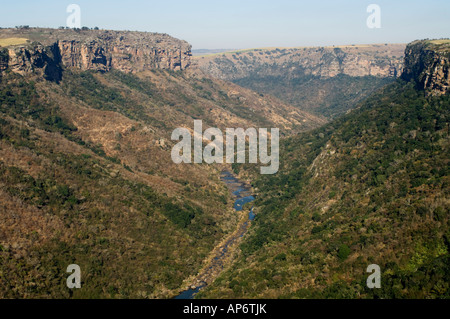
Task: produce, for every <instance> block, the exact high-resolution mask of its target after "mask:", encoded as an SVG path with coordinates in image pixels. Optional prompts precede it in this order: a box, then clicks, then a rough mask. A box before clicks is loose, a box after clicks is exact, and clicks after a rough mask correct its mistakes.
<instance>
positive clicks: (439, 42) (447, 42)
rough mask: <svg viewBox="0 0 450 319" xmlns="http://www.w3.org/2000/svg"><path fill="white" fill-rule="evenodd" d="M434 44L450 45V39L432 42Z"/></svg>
mask: <svg viewBox="0 0 450 319" xmlns="http://www.w3.org/2000/svg"><path fill="white" fill-rule="evenodd" d="M430 43H432V44H450V39H442V40H431V41H430Z"/></svg>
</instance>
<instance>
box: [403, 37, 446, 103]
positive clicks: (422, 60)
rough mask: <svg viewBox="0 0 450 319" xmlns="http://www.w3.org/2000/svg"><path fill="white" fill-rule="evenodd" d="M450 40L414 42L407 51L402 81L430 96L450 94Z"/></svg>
mask: <svg viewBox="0 0 450 319" xmlns="http://www.w3.org/2000/svg"><path fill="white" fill-rule="evenodd" d="M449 68H450V40H422V41H414V42H412V43H410V44H408V46H407V47H406V49H405V64H404V69H403V73H402V76H401V77H402V79H404V80H406V81H414V82H416V86H417V88H418V89H420V90H425V91H426V92H427V94H429V95H442V94H448V93H449V92H450V73H449Z"/></svg>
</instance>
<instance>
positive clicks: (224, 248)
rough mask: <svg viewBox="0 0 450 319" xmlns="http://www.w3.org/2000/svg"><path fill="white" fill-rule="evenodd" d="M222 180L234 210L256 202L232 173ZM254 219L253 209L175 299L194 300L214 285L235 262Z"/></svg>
mask: <svg viewBox="0 0 450 319" xmlns="http://www.w3.org/2000/svg"><path fill="white" fill-rule="evenodd" d="M220 179H221V180H222V181H223V182H225V184H226V185H227V187H228V189H229V190H230V192H231V193H232V195H233V197H234V204H233V208H234V209H235V210H236V211H242V209H243V207H244V206H245V204H247V203H250V202H252V201H253V200H255V197H254V196H253V194H252V190H251V187H250V186H249V185H247V184H246V183H244V182H242V181H240V180H239V179H238V178H237V177H235V176H234V175H233V174H232V173H230V172H228V171H223V172H222V173H221V175H220ZM254 218H255V215H254V213H253V208H251V209H250V211H249V213H248V215H245V217H243V218H242V220H241V221H240V222H239V224H238V225H237V227H236V229H235V231H234V232H233V233H232V234H231V235H229V236H228V237H227V238H225V239H224V240H223V241H222V242H221V243H220V244H219V245H218V246H217V247H216V248H215V249H214V250H213V251H212V253H211V256H210V258H209V262H208V263H207V264H206V266H205V267H204V268H202V270H201V271H200V272H199V274H198V275H197V276H196V277H195V279H194V280H192V283H191V284H190V285H189V286H190V288H189V289H187V290H185V291H183V292H181V293H180V294H179V295H178V296H176V297H175V299H193V298H194V296H195V295H196V294H197V293H198V292H199V291H200V290H201V289H202V288H204V287H205V286H207V285H208V284H210V283H212V282H213V281H214V280H215V279H216V278H217V277H218V276H219V274H220V273H221V272H222V271H223V269H224V268H225V266H226V265H227V264H228V263H230V262H231V261H232V260H233V255H234V253H235V251H234V250H235V248H237V246H238V243H239V241H240V239H241V238H242V237H243V236H244V235H245V233H246V232H247V231H248V228H249V227H250V223H251V221H252V220H253V219H254Z"/></svg>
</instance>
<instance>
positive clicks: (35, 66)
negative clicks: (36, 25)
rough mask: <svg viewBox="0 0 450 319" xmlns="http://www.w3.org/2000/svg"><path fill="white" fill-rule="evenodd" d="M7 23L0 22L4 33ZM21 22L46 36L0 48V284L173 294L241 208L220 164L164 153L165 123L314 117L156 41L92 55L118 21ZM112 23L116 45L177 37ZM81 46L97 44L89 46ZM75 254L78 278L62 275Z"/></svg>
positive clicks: (52, 294) (313, 121)
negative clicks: (181, 160)
mask: <svg viewBox="0 0 450 319" xmlns="http://www.w3.org/2000/svg"><path fill="white" fill-rule="evenodd" d="M4 32H5V33H4ZM11 32H13V31H10V30H1V32H0V34H1V35H2V36H1V37H2V39H10V38H9V37H11ZM14 32H19V31H14ZM20 32H21V33H20V37H23V38H24V39H32V40H33V41H36V39H35V38H34V37H37V35H36V34H40V33H39V32H42V33H43V34H44V35H49V34H52V35H57V39H56V38H55V39H53V38H49V39H47V38H45V39H42V40H41V41H42V42H40V43H35V42H34V43H33V42H30V43H28V44H20V43H19V44H17V43H16V42H17V41H16V42H14V41H12V42H14V43H15V44H14V45H12V46H7V47H6V48H0V52H1V55H0V61H2V62H0V65H1V72H0V74H1V78H0V124H1V126H0V171H1V174H0V199H1V200H0V202H1V204H0V219H1V220H0V281H1V282H2V284H1V285H0V297H7V298H10V297H14V298H16V297H20V298H24V297H27V298H70V297H73V298H92V297H99V298H139V297H150V298H154V297H169V296H172V295H173V294H174V293H176V291H178V290H179V289H180V285H182V282H183V280H184V279H185V278H188V277H189V276H192V275H195V274H196V273H197V272H198V270H199V269H200V268H201V267H202V266H203V261H204V259H205V258H206V257H207V255H208V254H209V252H211V251H212V250H213V249H214V247H215V246H216V245H217V244H218V243H220V242H221V241H222V240H223V238H224V236H225V235H226V234H228V233H230V232H231V231H233V230H234V228H235V226H236V225H237V224H238V222H239V220H240V218H241V216H240V215H238V214H237V213H235V212H234V210H233V209H232V202H231V201H230V200H229V199H230V194H229V192H228V190H227V188H226V186H225V185H224V184H223V183H222V182H221V181H220V179H219V175H220V171H221V169H222V167H220V166H211V165H206V164H204V165H203V164H202V165H176V164H174V163H173V162H172V160H171V149H172V146H173V145H174V143H175V142H173V141H171V133H172V131H173V129H175V128H176V127H180V126H182V127H187V128H191V129H192V128H193V121H194V119H204V128H207V127H208V126H214V127H219V128H221V129H223V128H225V127H244V128H245V127H279V128H280V129H282V130H283V131H284V133H285V134H287V132H289V131H303V130H306V129H310V128H313V127H317V126H319V125H320V124H321V123H323V120H322V119H320V118H317V117H316V116H313V115H310V114H308V113H306V112H302V111H299V110H297V109H296V108H294V107H292V106H290V105H287V104H285V103H282V102H280V101H278V100H277V99H275V98H270V97H268V98H263V97H261V96H260V95H259V94H257V93H255V92H252V91H250V90H247V89H242V88H240V87H238V86H236V85H234V84H232V83H227V82H223V81H220V80H215V79H213V78H211V77H209V76H207V75H205V74H203V73H202V72H199V71H198V70H191V69H190V68H189V66H188V64H185V66H186V68H185V69H183V70H177V68H173V67H172V66H174V64H173V63H172V62H171V63H169V64H166V63H165V62H164V63H163V58H161V59H160V58H159V55H157V60H160V63H156V64H146V63H144V64H142V65H141V64H139V61H142V59H144V57H142V56H141V55H140V54H139V52H140V51H139V49H138V50H134V49H133V50H134V51H132V53H130V56H129V58H130V61H134V62H133V63H131V62H126V61H125V62H123V63H125V66H126V67H125V66H124V64H122V63H119V64H117V63H111V64H108V63H107V64H102V63H100V64H98V63H94V62H95V61H103V60H102V59H100V60H98V59H97V57H98V54H100V53H99V52H103V53H102V54H103V55H104V56H105V57H108V56H109V55H108V54H111V57H112V60H111V61H114V54H115V51H116V49H115V48H116V45H117V43H116V41H117V39H118V38H119V39H120V37H121V33H120V32H117V33H116V32H113V31H110V32H108V31H101V32H100V31H98V32H97V31H95V30H92V31H80V32H81V33H80V34H82V35H79V36H80V38H78V37H77V34H78V33H77V32H75V31H67V30H61V31H58V30H40V29H33V30H29V31H24V30H20ZM67 32H68V33H67ZM72 32H74V33H73V34H72ZM74 34H75V36H74V37H72V36H73V35H74ZM105 34H114V35H115V36H114V37H112V38H111V39H109V38H108V39H105V38H102V37H103V35H105ZM13 35H14V36H16V37H18V36H19V35H18V34H15V33H14V34H13ZM122 35H124V36H126V37H127V40H126V41H131V42H130V43H131V44H127V45H126V46H125V47H129V45H132V46H134V47H135V48H139V47H140V46H142V45H145V43H147V44H148V43H156V44H155V45H156V46H160V50H159V51H158V52H172V51H171V50H172V49H171V46H170V44H167V43H166V42H164V41H163V42H161V41H160V39H161V38H162V39H166V40H167V41H169V42H170V43H175V44H176V45H178V44H179V43H181V44H182V45H184V44H183V42H182V41H180V42H177V41H178V40H176V39H173V38H171V39H168V36H165V35H155V34H134V33H133V35H134V36H136V37H133V36H130V34H129V33H127V32H124V33H123V34H122ZM64 37H67V38H64ZM99 37H100V38H102V40H101V41H100V40H98V38H99ZM91 38H94V39H96V40H92V41H94V42H95V43H96V44H95V46H94V47H92V46H93V45H94V44H93V42H89V41H91V40H89V39H91ZM86 39H88V40H89V41H88V40H86ZM139 39H142V40H139ZM147 40H148V41H147ZM54 41H56V42H54ZM86 41H87V42H86ZM123 41H125V40H123ZM152 41H153V42H152ZM158 41H159V42H158ZM141 42H144V43H141ZM0 43H6V41H3V42H0ZM55 43H56V44H57V45H55ZM61 43H75V44H74V45H75V46H74V48H75V47H79V48H81V49H80V50H75V49H74V50H73V51H71V52H72V55H71V56H70V59H69V60H70V61H84V62H83V63H78V62H77V63H74V64H70V63H69V64H68V63H67V62H66V60H67V59H66V57H67V56H66V53H64V52H65V51H63V50H61V46H60V45H61ZM86 43H88V44H86ZM164 45H167V47H165V46H164ZM84 48H86V49H89V50H90V48H96V49H95V50H94V51H89V50H88V51H87V59H86V60H83V58H84V57H86V56H85V55H84V53H82V52H85V51H84V50H85V49H84ZM108 48H109V49H108ZM152 50H153V49H152ZM177 50H178V49H177ZM175 51H176V50H175ZM92 52H94V55H93V56H92V55H91V53H92ZM96 52H97V53H96ZM152 52H153V51H152ZM177 52H181V51H177ZM17 53H20V54H17ZM85 53H86V52H85ZM158 54H159V53H158ZM161 54H162V53H161ZM144 55H145V54H144ZM189 55H190V54H189V52H188V53H187V55H186V56H189ZM19 56H20V57H21V58H20V59H19V58H18V57H19ZM141 58H142V59H141ZM139 59H141V60H139ZM145 59H146V58H145ZM18 61H21V62H20V63H17V62H18ZM107 61H108V59H107ZM85 62H86V63H85ZM135 64H137V66H136V68H137V69H132V68H131V69H129V68H128V66H131V67H132V66H133V65H135ZM182 65H184V64H182ZM103 66H106V67H103ZM178 69H179V68H178ZM175 70H177V71H175ZM72 263H75V264H78V265H79V266H80V267H81V271H82V286H83V289H78V290H74V291H72V290H69V289H67V287H66V283H65V280H66V278H67V276H68V274H67V273H66V268H67V266H68V265H70V264H72Z"/></svg>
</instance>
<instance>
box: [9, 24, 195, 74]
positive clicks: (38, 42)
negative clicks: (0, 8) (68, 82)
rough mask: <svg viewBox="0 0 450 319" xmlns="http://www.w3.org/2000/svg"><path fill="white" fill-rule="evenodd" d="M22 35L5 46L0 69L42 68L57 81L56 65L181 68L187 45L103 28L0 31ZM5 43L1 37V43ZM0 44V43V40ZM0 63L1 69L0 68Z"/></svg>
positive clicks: (103, 68)
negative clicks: (22, 41) (19, 40)
mask: <svg viewBox="0 0 450 319" xmlns="http://www.w3.org/2000/svg"><path fill="white" fill-rule="evenodd" d="M15 38H25V39H28V41H27V42H28V43H26V44H22V45H14V46H8V47H7V51H8V52H7V58H3V59H2V58H1V57H0V71H1V70H2V68H3V69H5V61H6V65H7V66H8V68H9V69H10V70H11V71H13V72H16V73H21V74H24V73H29V72H44V73H45V76H46V78H47V79H49V80H55V81H59V80H60V78H61V70H62V67H74V68H78V69H81V70H97V71H102V72H107V71H109V70H111V69H116V70H120V71H123V72H127V73H135V72H140V71H145V70H152V69H168V70H174V71H177V70H182V69H185V68H187V67H189V66H190V64H191V46H190V45H189V44H188V43H187V42H185V41H182V40H178V39H175V38H172V37H171V36H169V35H167V34H157V33H147V32H130V31H103V30H78V31H77V30H54V29H30V30H13V29H2V30H0V40H2V39H3V40H7V39H15ZM4 42H6V41H4ZM0 43H1V42H0ZM2 66H3V67H2Z"/></svg>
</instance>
